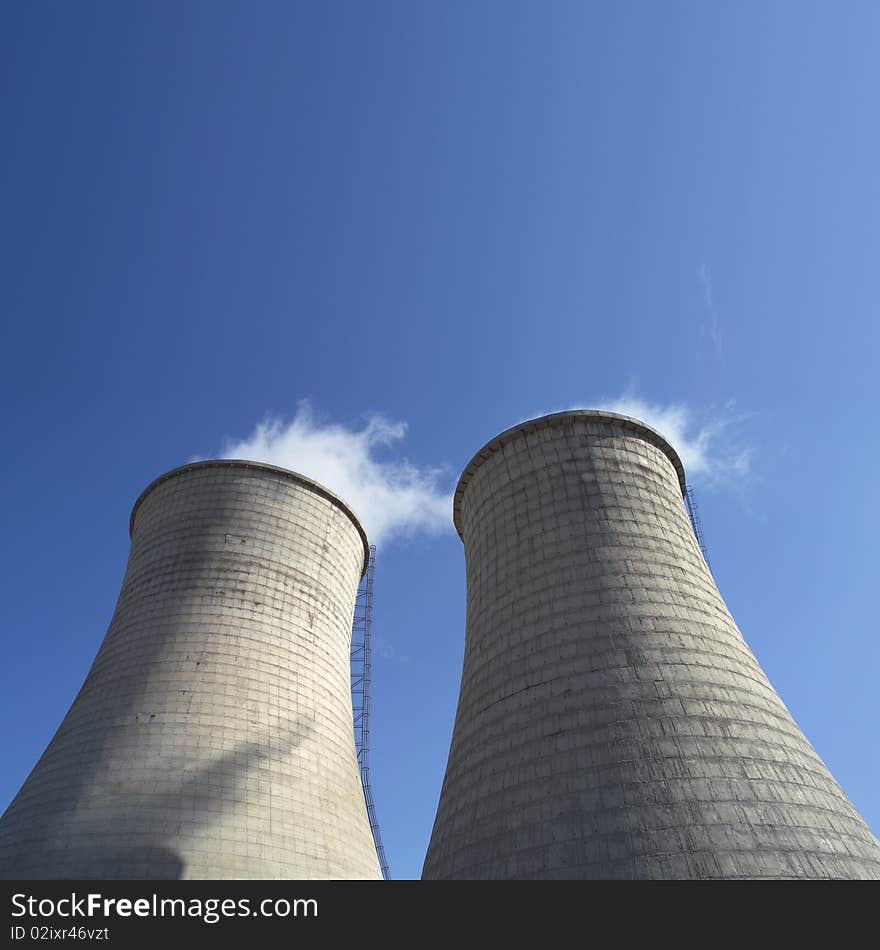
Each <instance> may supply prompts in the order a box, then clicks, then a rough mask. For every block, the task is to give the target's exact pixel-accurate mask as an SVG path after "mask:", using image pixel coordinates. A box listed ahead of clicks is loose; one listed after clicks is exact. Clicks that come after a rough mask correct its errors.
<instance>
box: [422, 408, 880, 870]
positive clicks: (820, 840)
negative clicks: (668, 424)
mask: <svg viewBox="0 0 880 950" xmlns="http://www.w3.org/2000/svg"><path fill="white" fill-rule="evenodd" d="M683 489H684V472H683V470H682V467H681V463H680V461H679V459H678V457H677V455H676V454H675V452H674V451H673V450H672V448H671V447H670V446H669V445H668V444H667V443H666V442H665V441H664V440H663V439H662V438H661V437H660V436H659V435H658V434H657V433H655V432H654V431H653V430H651V429H649V428H648V427H647V426H644V425H643V424H641V423H639V422H637V421H636V420H632V419H628V418H627V417H625V416H619V415H615V414H612V413H604V412H590V411H577V412H566V413H556V414H554V415H551V416H545V417H543V418H541V419H537V420H533V421H532V422H530V423H524V424H522V425H520V426H517V427H515V428H514V429H511V430H508V431H507V432H505V433H503V434H502V435H501V436H499V437H497V438H496V439H494V440H493V441H492V442H490V443H489V444H488V445H487V446H486V447H485V448H484V449H482V450H481V451H480V452H479V453H477V455H476V456H475V457H474V460H473V461H472V462H471V464H470V465H469V466H468V468H467V469H466V470H465V472H464V474H463V475H462V478H461V480H460V482H459V485H458V489H457V491H456V496H455V521H456V527H457V529H458V531H459V534H460V535H461V537H462V539H463V541H464V547H465V557H466V564H467V631H466V638H465V653H464V665H463V671H462V679H461V692H460V697H459V704H458V710H457V714H456V718H455V726H454V731H453V736H452V743H451V747H450V751H449V759H448V762H447V767H446V775H445V778H444V781H443V786H442V791H441V794H440V801H439V806H438V810H437V816H436V820H435V823H434V829H433V834H432V836H431V840H430V845H429V847H428V852H427V856H426V859H425V864H424V870H423V877H424V878H426V879H437V878H440V879H444V878H445V879H450V878H466V879H480V878H486V879H489V878H508V879H509V878H878V877H880V843H878V841H877V839H876V838H875V836H874V835H873V834H872V832H871V830H870V829H869V828H868V827H867V825H866V824H865V822H864V821H863V820H862V818H861V817H860V816H859V814H858V813H857V812H856V810H855V809H854V808H853V806H852V805H851V804H850V802H849V801H848V800H847V798H846V796H845V794H844V793H843V791H842V790H841V789H840V787H839V786H838V784H837V783H836V782H835V780H834V778H833V777H832V776H831V774H830V773H829V772H828V769H827V768H826V767H825V765H824V764H823V763H822V761H821V760H820V759H819V757H818V755H817V754H816V752H815V751H814V750H813V748H812V747H811V745H810V743H809V742H808V741H807V739H806V738H805V737H804V735H803V734H802V733H801V731H800V730H799V728H798V727H797V725H796V724H795V722H794V720H793V719H792V717H791V714H790V713H789V711H788V709H787V708H786V707H785V705H784V704H783V702H782V700H781V699H780V698H779V696H777V694H776V692H775V691H774V689H773V687H772V686H771V684H770V683H769V681H768V680H767V677H766V676H765V674H764V672H763V671H762V670H761V667H760V666H759V665H758V662H757V661H756V659H755V657H754V656H753V654H752V653H751V651H750V650H749V647H748V646H747V644H746V642H745V641H744V639H743V637H742V634H741V633H740V631H739V630H738V628H737V626H736V624H735V622H734V620H733V618H732V617H731V615H730V613H729V611H728V609H727V607H726V605H725V603H724V601H723V600H722V598H721V595H720V594H719V592H718V589H717V588H716V586H715V582H714V580H713V577H712V574H711V573H710V571H709V569H708V567H707V565H706V562H705V560H704V559H703V556H702V554H701V552H700V549H699V546H698V544H697V541H696V539H695V537H694V532H693V530H692V528H691V524H690V521H689V519H688V515H687V512H686V509H685V506H684V502H683V498H682V493H683Z"/></svg>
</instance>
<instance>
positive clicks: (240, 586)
mask: <svg viewBox="0 0 880 950" xmlns="http://www.w3.org/2000/svg"><path fill="white" fill-rule="evenodd" d="M367 558H368V548H367V540H366V535H365V534H364V530H363V528H362V527H361V526H360V524H359V522H358V520H357V519H356V518H355V516H354V514H353V513H352V512H351V511H350V510H349V509H348V507H347V506H346V505H345V504H343V502H342V501H340V500H339V499H338V498H336V497H335V496H334V495H333V494H331V493H330V492H329V491H327V490H326V489H325V488H322V487H321V486H320V485H318V484H316V483H315V482H313V481H311V480H310V479H307V478H303V477H302V476H300V475H296V474H294V473H293V472H288V471H285V470H284V469H278V468H274V467H272V466H269V465H261V464H256V463H253V462H240V461H210V462H199V463H196V464H192V465H186V466H184V467H182V468H178V469H175V470H174V471H172V472H169V473H168V474H166V475H163V476H162V477H160V478H158V479H156V481H154V482H153V483H152V484H151V485H150V486H149V487H148V488H147V489H146V490H145V491H144V492H143V494H142V495H141V496H140V498H139V499H138V500H137V502H136V504H135V506H134V510H133V512H132V516H131V552H130V555H129V560H128V567H127V569H126V573H125V578H124V580H123V582H122V590H121V592H120V594H119V600H118V603H117V605H116V610H115V613H114V614H113V618H112V620H111V623H110V627H109V629H108V631H107V635H106V637H105V638H104V642H103V643H102V644H101V647H100V649H99V651H98V654H97V656H96V658H95V661H94V663H93V664H92V668H91V670H90V671H89V674H88V676H87V677H86V680H85V682H84V684H83V686H82V688H81V690H80V692H79V694H78V696H77V697H76V699H75V701H74V703H73V705H72V706H71V708H70V710H69V712H68V713H67V715H66V716H65V718H64V720H63V722H62V723H61V726H60V727H59V729H58V731H57V733H56V734H55V736H54V738H53V739H52V741H51V742H50V743H49V746H48V748H47V749H46V751H45V752H44V753H43V755H42V757H41V758H40V760H39V762H38V763H37V765H36V767H35V768H34V770H33V771H32V772H31V774H30V776H29V777H28V779H27V781H26V782H25V783H24V785H23V787H22V788H21V790H20V791H19V793H18V795H17V796H16V798H15V799H14V801H13V802H12V804H11V805H10V806H9V808H8V810H7V811H6V813H5V815H4V816H3V818H2V820H0V876H3V877H7V878H102V879H108V878H112V879H119V878H135V879H145V878H196V879H206V878H209V879H221V878H235V879H241V878H262V879H268V878H288V879H300V880H311V879H319V878H345V879H350V878H376V879H380V878H381V873H380V870H379V863H378V860H377V857H376V850H375V847H374V844H373V837H372V834H371V831H370V825H369V821H368V818H367V811H366V805H365V801H364V793H363V789H362V786H361V780H360V773H359V771H358V763H357V758H356V753H355V745H354V734H353V727H352V707H351V694H350V675H349V650H350V640H351V624H352V614H353V611H354V601H355V594H356V589H357V585H358V580H359V578H360V577H361V573H362V571H363V569H364V568H365V566H366V561H367Z"/></svg>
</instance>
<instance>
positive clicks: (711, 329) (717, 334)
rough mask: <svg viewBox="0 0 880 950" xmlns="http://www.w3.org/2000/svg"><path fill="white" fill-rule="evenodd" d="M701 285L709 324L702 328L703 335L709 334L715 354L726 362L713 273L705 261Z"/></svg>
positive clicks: (701, 270)
mask: <svg viewBox="0 0 880 950" xmlns="http://www.w3.org/2000/svg"><path fill="white" fill-rule="evenodd" d="M700 284H701V285H702V288H703V303H704V304H705V305H706V312H707V314H708V317H709V319H708V322H707V323H706V324H704V325H703V326H701V327H700V333H701V334H704V333H705V334H708V336H709V339H710V340H711V341H712V346H713V347H714V348H715V354H716V355H717V357H718V359H719V360H722V361H723V360H724V338H723V337H722V335H721V327H720V325H719V323H718V313H717V311H716V310H715V294H714V293H713V291H712V272H711V271H710V270H709V268H708V267H707V266H706V263H705V261H704V262H703V263H702V264H700Z"/></svg>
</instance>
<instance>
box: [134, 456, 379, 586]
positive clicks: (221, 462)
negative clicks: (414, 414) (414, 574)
mask: <svg viewBox="0 0 880 950" xmlns="http://www.w3.org/2000/svg"><path fill="white" fill-rule="evenodd" d="M200 468H244V469H251V470H254V471H262V472H271V473H272V474H273V475H283V476H284V477H285V478H288V479H289V480H290V481H292V482H295V483H296V484H298V485H302V486H303V487H304V488H308V489H309V490H310V491H313V492H314V493H315V494H316V495H321V497H323V498H326V499H327V500H328V501H330V502H332V503H333V504H334V505H336V507H337V508H339V509H340V510H341V511H343V512H344V513H345V514H346V515H348V517H349V518H350V519H351V522H352V524H353V525H354V526H355V528H356V529H357V533H358V534H359V535H360V538H361V541H362V542H363V545H364V563H363V568H362V569H361V577H363V576H364V574H366V573H367V565H368V564H369V562H370V542H369V540H368V539H367V532H366V531H365V530H364V526H363V525H362V524H361V522H360V519H359V518H358V516H357V515H356V514H355V513H354V511H352V509H351V507H350V506H349V505H348V504H347V503H346V502H345V501H343V500H342V499H341V498H340V497H339V495H336V494H334V493H333V492H332V491H330V489H329V488H325V487H324V486H323V485H322V484H321V483H320V482H316V481H315V480H314V479H313V478H309V477H308V476H307V475H301V474H300V473H299V472H292V471H291V470H290V469H289V468H281V466H280V465H270V464H269V463H268V462H252V461H249V460H248V459H206V460H205V461H201V462H189V463H188V464H186V465H179V466H178V467H177V468H172V469H171V471H169V472H165V473H164V474H163V475H159V476H158V478H154V479H153V481H151V482H150V484H149V485H147V487H146V488H145V489H144V490H143V491H142V492H141V493H140V495H138V497H137V501H135V503H134V505H133V506H132V509H131V517H130V518H129V519H128V534H129V537H132V536H133V535H134V521H135V517H136V516H137V512H138V508H140V506H141V504H143V501H144V499H145V498H146V497H147V495H149V494H150V492H151V491H153V489H154V488H157V487H158V486H159V485H161V484H162V483H163V482H167V481H168V480H169V479H170V478H176V477H177V476H178V475H183V474H185V473H186V472H191V471H194V470H196V469H200Z"/></svg>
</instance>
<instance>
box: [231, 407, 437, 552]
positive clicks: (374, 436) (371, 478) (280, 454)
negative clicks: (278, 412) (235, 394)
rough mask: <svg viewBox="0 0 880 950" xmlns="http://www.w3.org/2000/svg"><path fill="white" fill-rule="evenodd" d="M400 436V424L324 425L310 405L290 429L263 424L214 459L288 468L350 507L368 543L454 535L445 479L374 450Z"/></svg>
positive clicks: (372, 420) (376, 419)
mask: <svg viewBox="0 0 880 950" xmlns="http://www.w3.org/2000/svg"><path fill="white" fill-rule="evenodd" d="M405 434H406V423H404V422H393V421H392V420H390V419H387V418H385V417H384V416H381V415H372V416H370V417H369V418H368V420H367V422H366V424H365V425H364V426H363V428H361V429H357V430H355V429H349V428H346V427H345V426H343V425H330V424H324V423H322V422H321V421H319V420H318V419H316V418H315V415H314V413H313V411H312V408H311V406H310V405H309V404H308V403H305V402H304V403H300V404H299V406H298V408H297V411H296V415H295V416H294V417H293V419H292V420H291V421H290V422H284V421H283V420H281V419H267V420H266V421H265V422H262V423H260V424H259V425H258V426H257V428H256V430H255V431H254V433H253V434H252V435H251V436H250V437H249V438H247V439H244V440H242V441H239V442H236V441H229V442H227V443H226V445H225V446H224V447H223V452H222V453H221V455H220V458H236V459H248V460H250V461H254V462H267V463H269V464H271V465H279V466H281V467H282V468H288V469H291V470H292V471H294V472H299V473H300V474H301V475H306V476H308V477H309V478H313V479H315V481H317V482H320V483H321V484H322V485H323V486H324V487H325V488H329V489H330V491H332V492H333V493H334V494H336V495H338V496H339V497H340V498H341V499H342V500H343V501H345V502H346V503H347V504H349V505H350V506H351V508H352V510H353V511H354V513H355V514H356V515H357V517H358V518H359V519H360V520H361V522H362V524H363V526H364V528H365V529H366V532H367V537H368V538H369V540H370V543H371V544H375V545H380V544H383V543H385V542H387V541H388V540H389V539H390V538H393V537H395V536H398V535H407V534H415V533H418V532H429V533H439V532H441V531H450V530H452V495H451V493H450V492H446V491H444V490H443V489H442V488H441V487H440V482H441V479H443V478H444V476H445V475H446V474H447V473H446V472H445V471H444V470H442V469H438V468H419V467H418V466H416V465H412V464H411V463H409V462H407V461H406V460H405V459H397V460H394V459H390V460H383V459H380V458H377V451H378V450H380V449H382V448H384V447H385V446H388V445H391V444H392V443H393V442H397V441H399V440H400V439H402V438H403V437H404V435H405Z"/></svg>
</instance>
